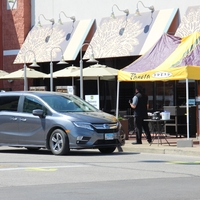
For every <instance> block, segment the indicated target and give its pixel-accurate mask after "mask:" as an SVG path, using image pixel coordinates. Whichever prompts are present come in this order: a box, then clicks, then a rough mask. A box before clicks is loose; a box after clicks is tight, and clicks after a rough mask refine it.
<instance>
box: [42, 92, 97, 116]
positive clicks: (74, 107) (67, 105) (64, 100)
mask: <svg viewBox="0 0 200 200" xmlns="http://www.w3.org/2000/svg"><path fill="white" fill-rule="evenodd" d="M41 99H43V100H44V101H45V102H46V103H47V104H48V105H49V106H50V107H51V108H52V109H54V110H55V111H57V112H97V111H99V110H98V109H96V108H95V107H94V106H92V105H91V104H89V103H87V102H86V101H84V100H82V99H81V98H79V97H77V96H74V95H67V94H66V95H65V94H62V95H48V96H41Z"/></svg>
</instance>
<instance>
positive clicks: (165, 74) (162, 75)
mask: <svg viewBox="0 0 200 200" xmlns="http://www.w3.org/2000/svg"><path fill="white" fill-rule="evenodd" d="M171 75H172V73H170V72H156V73H154V74H153V75H152V76H153V77H154V78H167V77H170V76H171Z"/></svg>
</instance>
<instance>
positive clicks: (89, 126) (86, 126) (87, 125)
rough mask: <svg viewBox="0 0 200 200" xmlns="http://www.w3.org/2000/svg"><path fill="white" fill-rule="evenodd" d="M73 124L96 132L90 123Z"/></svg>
mask: <svg viewBox="0 0 200 200" xmlns="http://www.w3.org/2000/svg"><path fill="white" fill-rule="evenodd" d="M73 123H74V125H75V126H76V127H79V128H86V129H89V130H92V131H93V130H94V129H93V127H92V126H91V124H90V123H86V122H73Z"/></svg>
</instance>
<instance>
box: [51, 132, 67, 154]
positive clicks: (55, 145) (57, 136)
mask: <svg viewBox="0 0 200 200" xmlns="http://www.w3.org/2000/svg"><path fill="white" fill-rule="evenodd" d="M49 145H50V149H51V152H52V153H53V154H54V155H64V154H67V153H69V139H68V136H67V135H66V133H65V132H64V131H63V130H61V129H55V130H54V131H53V132H52V133H51V136H50V139H49Z"/></svg>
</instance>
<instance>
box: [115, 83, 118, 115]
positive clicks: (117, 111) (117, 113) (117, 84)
mask: <svg viewBox="0 0 200 200" xmlns="http://www.w3.org/2000/svg"><path fill="white" fill-rule="evenodd" d="M118 109H119V80H117V102H116V111H115V113H116V118H118V113H119V111H118Z"/></svg>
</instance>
